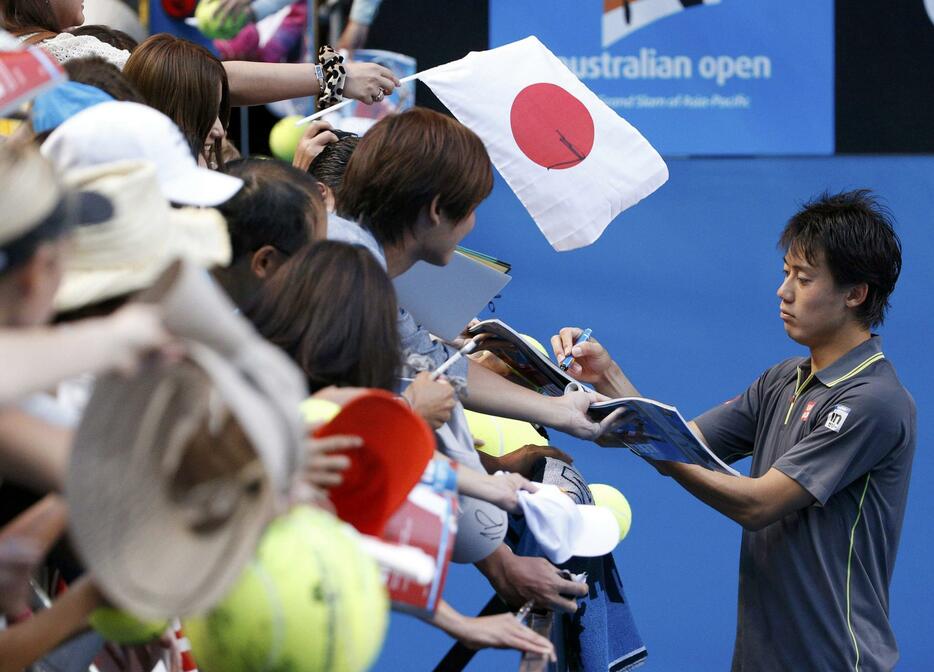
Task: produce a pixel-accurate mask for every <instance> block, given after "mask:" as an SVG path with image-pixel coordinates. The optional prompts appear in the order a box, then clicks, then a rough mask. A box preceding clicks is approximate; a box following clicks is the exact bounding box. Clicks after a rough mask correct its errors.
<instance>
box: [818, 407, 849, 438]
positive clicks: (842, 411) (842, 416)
mask: <svg viewBox="0 0 934 672" xmlns="http://www.w3.org/2000/svg"><path fill="white" fill-rule="evenodd" d="M849 414H850V407H849V406H844V405H843V404H837V405H836V406H834V409H833V410H832V411H830V415H828V416H827V422H825V423H824V427H826V428H827V429H829V430H830V431H831V432H839V431H840V428H841V427H843V423H844V422H846V418H847V416H848V415H849Z"/></svg>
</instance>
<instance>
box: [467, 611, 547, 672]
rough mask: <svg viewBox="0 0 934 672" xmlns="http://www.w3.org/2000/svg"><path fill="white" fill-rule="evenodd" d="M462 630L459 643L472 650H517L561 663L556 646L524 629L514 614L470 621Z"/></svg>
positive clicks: (533, 632) (530, 630)
mask: <svg viewBox="0 0 934 672" xmlns="http://www.w3.org/2000/svg"><path fill="white" fill-rule="evenodd" d="M458 629H459V631H460V632H458V637H457V639H458V640H459V641H460V642H461V643H462V644H463V645H464V646H466V647H467V648H468V649H485V648H490V647H492V648H494V649H516V650H517V651H523V652H525V653H533V654H537V655H540V656H545V657H546V658H547V659H548V660H550V661H552V662H554V661H555V660H557V658H556V656H555V647H554V644H552V643H551V641H549V640H548V639H546V638H545V637H542V636H541V635H539V634H538V633H536V632H535V631H534V630H532V629H531V628H529V627H528V626H525V625H522V624H521V623H520V622H519V621H518V620H516V617H515V615H513V614H497V615H496V616H480V617H478V618H467V619H464V622H463V624H462V626H461V627H460V628H458Z"/></svg>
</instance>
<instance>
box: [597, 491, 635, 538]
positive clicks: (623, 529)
mask: <svg viewBox="0 0 934 672" xmlns="http://www.w3.org/2000/svg"><path fill="white" fill-rule="evenodd" d="M590 494H591V495H593V501H594V504H596V505H597V506H602V507H605V508H607V509H609V510H610V511H612V512H613V515H614V516H615V517H616V522H617V523H619V540H620V541H622V540H623V539H625V538H626V535H627V534H629V526H630V525H631V524H632V509H630V508H629V502H628V501H626V498H625V497H624V496H623V493H621V492H620V491H619V490H617V489H616V488H614V487H613V486H612V485H606V484H604V483H593V484H592V485H591V486H590Z"/></svg>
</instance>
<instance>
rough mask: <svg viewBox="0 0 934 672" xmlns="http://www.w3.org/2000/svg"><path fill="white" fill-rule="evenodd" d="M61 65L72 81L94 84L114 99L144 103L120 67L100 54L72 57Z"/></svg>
mask: <svg viewBox="0 0 934 672" xmlns="http://www.w3.org/2000/svg"><path fill="white" fill-rule="evenodd" d="M62 67H63V68H65V72H67V73H68V79H70V80H71V81H73V82H80V83H82V84H87V85H88V86H96V87H97V88H98V89H100V90H101V91H103V92H104V93H106V94H108V95H110V96H111V97H112V98H113V99H114V100H122V101H129V102H131V103H142V104H144V105H145V104H146V101H145V100H143V96H142V95H141V94H140V92H139V91H137V90H136V87H135V86H133V85H132V84H131V83H130V80H128V79H127V78H126V77H125V76H124V75H123V73H122V72H120V69H119V68H118V67H117V66H115V65H114V64H113V63H108V62H107V61H105V60H104V59H103V58H101V57H100V56H87V57H85V58H73V59H71V60H70V61H66V62H65V63H63V64H62Z"/></svg>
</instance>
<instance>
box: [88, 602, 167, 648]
mask: <svg viewBox="0 0 934 672" xmlns="http://www.w3.org/2000/svg"><path fill="white" fill-rule="evenodd" d="M88 623H89V624H90V625H91V627H92V628H94V629H95V630H96V631H97V632H98V633H100V635H101V636H102V637H103V638H104V639H106V640H107V641H108V642H114V643H115V644H145V643H146V642H151V641H152V640H154V639H156V638H157V637H159V636H160V635H162V633H163V632H165V630H166V628H168V627H169V622H168V621H149V620H142V619H139V618H137V617H136V616H133V615H132V614H129V613H127V612H125V611H122V610H121V609H114V608H113V607H98V608H97V609H95V610H94V611H92V612H91V614H90V615H89V616H88Z"/></svg>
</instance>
